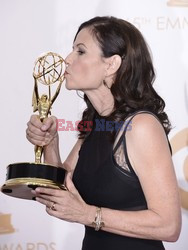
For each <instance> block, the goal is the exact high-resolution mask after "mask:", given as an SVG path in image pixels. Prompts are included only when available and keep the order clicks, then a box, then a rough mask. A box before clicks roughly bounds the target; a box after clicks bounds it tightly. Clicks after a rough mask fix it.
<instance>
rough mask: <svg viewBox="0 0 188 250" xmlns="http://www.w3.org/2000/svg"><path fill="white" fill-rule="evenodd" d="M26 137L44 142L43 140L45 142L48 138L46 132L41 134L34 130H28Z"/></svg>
mask: <svg viewBox="0 0 188 250" xmlns="http://www.w3.org/2000/svg"><path fill="white" fill-rule="evenodd" d="M26 135H27V136H28V137H30V138H31V139H36V140H39V141H42V140H44V138H45V136H46V132H41V131H37V130H36V131H34V130H31V129H29V128H27V129H26Z"/></svg>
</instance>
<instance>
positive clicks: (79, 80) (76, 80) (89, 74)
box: [66, 62, 103, 90]
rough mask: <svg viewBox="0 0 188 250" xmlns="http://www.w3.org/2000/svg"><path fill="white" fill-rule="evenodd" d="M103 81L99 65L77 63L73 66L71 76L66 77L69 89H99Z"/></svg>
mask: <svg viewBox="0 0 188 250" xmlns="http://www.w3.org/2000/svg"><path fill="white" fill-rule="evenodd" d="M102 79H103V72H102V70H101V67H100V65H99V63H92V64H88V62H86V63H76V64H74V65H73V64H72V65H71V74H70V75H68V76H67V77H66V88H67V89H80V90H81V89H86V88H87V89H92V88H97V87H98V86H99V85H100V84H101V82H102Z"/></svg>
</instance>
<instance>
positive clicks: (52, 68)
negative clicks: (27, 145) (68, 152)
mask: <svg viewBox="0 0 188 250" xmlns="http://www.w3.org/2000/svg"><path fill="white" fill-rule="evenodd" d="M64 72H65V61H64V59H63V58H62V57H61V56H60V55H58V54H56V53H53V52H48V53H46V54H44V55H42V56H40V57H39V58H38V59H37V61H36V62H35V65H34V70H33V77H34V91H33V99H32V106H33V112H35V111H38V113H39V118H40V120H41V121H42V122H43V120H44V119H45V118H46V117H48V114H51V108H52V104H53V103H54V101H55V100H56V98H57V96H58V94H59V92H60V89H61V85H62V82H63V80H64ZM39 84H42V87H43V88H47V90H48V91H47V94H46V93H45V94H42V95H40V94H39ZM53 84H54V85H57V88H56V91H54V92H55V93H54V94H53V95H52V89H51V85H53ZM34 151H35V162H34V163H30V162H21V163H14V164H10V165H8V166H7V173H6V182H5V184H4V185H3V186H2V187H1V191H2V192H3V193H4V194H6V195H9V196H13V197H16V198H22V199H28V200H32V199H34V197H33V194H32V193H31V190H32V189H35V188H36V187H38V186H41V187H50V188H57V189H64V190H66V187H65V186H64V184H63V183H64V178H65V173H66V171H65V169H63V168H60V167H56V166H53V165H49V164H46V163H41V159H42V154H43V147H41V146H35V150H34Z"/></svg>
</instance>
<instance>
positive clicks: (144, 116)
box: [131, 113, 164, 135]
mask: <svg viewBox="0 0 188 250" xmlns="http://www.w3.org/2000/svg"><path fill="white" fill-rule="evenodd" d="M131 125H132V130H131V131H134V133H132V135H133V134H135V133H136V134H137V133H138V134H140V133H141V134H143V133H152V132H154V133H156V132H162V133H164V128H163V126H162V124H161V123H160V121H159V120H158V119H157V118H156V117H155V116H154V115H152V114H149V113H140V114H137V115H135V116H134V117H133V118H132V123H131Z"/></svg>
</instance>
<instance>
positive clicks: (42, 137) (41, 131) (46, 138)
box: [26, 115, 58, 146]
mask: <svg viewBox="0 0 188 250" xmlns="http://www.w3.org/2000/svg"><path fill="white" fill-rule="evenodd" d="M27 126H28V127H27V129H26V137H27V139H28V141H30V142H31V143H32V144H34V145H37V146H47V145H49V144H50V143H51V142H52V141H53V139H54V138H56V137H57V136H58V135H57V128H56V117H54V116H51V117H49V118H46V119H45V120H44V122H41V121H40V119H39V116H37V115H32V116H31V118H30V121H29V122H28V123H27Z"/></svg>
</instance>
